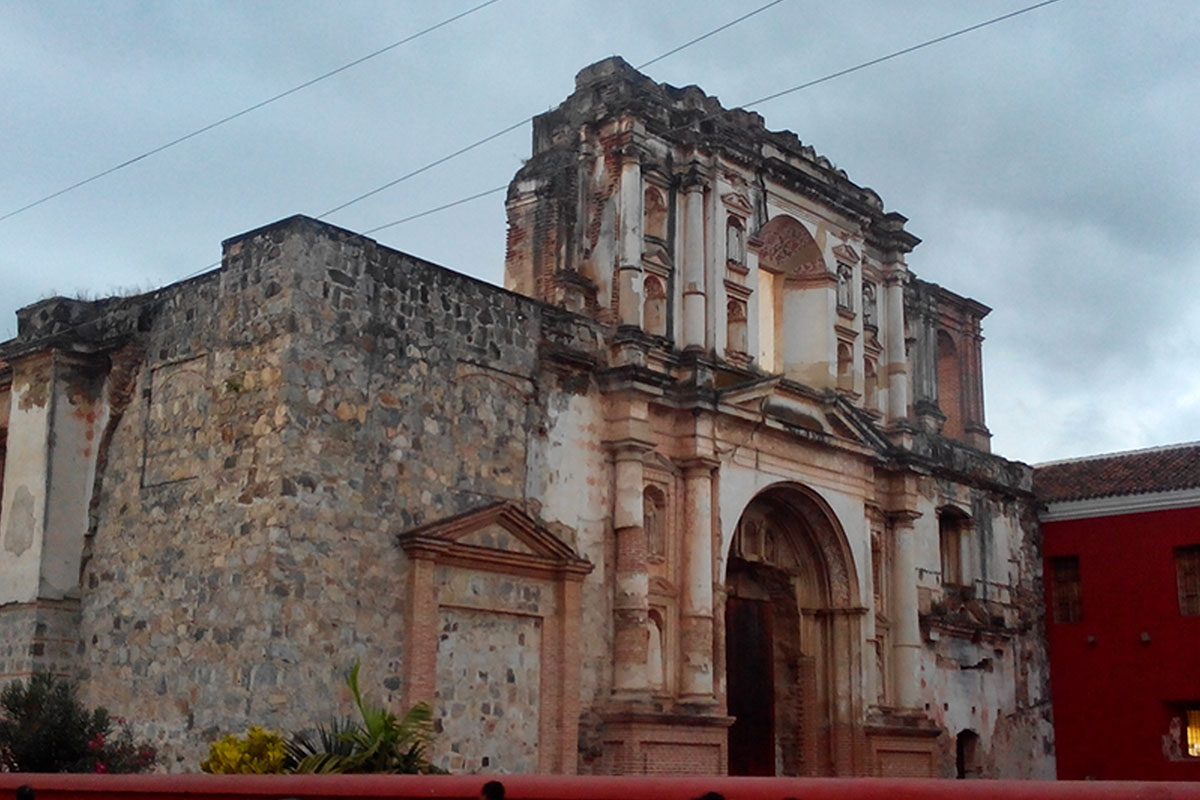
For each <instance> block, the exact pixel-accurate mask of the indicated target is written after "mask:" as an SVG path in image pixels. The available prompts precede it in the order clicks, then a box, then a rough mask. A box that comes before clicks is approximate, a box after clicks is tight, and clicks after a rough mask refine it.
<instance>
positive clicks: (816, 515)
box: [725, 485, 862, 775]
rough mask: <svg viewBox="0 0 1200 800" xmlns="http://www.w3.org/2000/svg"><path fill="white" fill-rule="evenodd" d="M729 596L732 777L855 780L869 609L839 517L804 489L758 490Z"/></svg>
mask: <svg viewBox="0 0 1200 800" xmlns="http://www.w3.org/2000/svg"><path fill="white" fill-rule="evenodd" d="M725 589H726V601H725V675H726V699H727V705H728V711H729V714H730V716H732V717H734V718H735V722H734V723H733V726H732V728H730V732H729V774H730V775H839V774H850V773H852V772H853V771H854V762H855V757H854V750H855V744H854V742H855V741H856V739H857V737H856V736H855V730H856V728H857V727H858V724H857V721H858V711H859V709H860V708H861V697H860V695H861V689H860V684H861V682H860V681H858V680H856V679H855V676H856V675H857V673H858V672H859V671H861V666H862V656H861V643H860V641H859V638H860V637H859V627H858V626H859V620H860V613H859V612H860V611H861V609H859V608H858V605H859V604H858V602H857V597H858V590H857V579H856V577H855V574H854V568H853V559H852V557H851V555H850V552H849V547H848V546H847V544H846V539H845V536H844V534H843V533H842V531H841V528H840V526H839V525H838V524H837V520H836V518H835V517H834V515H833V514H832V512H831V511H830V510H829V508H828V507H827V506H826V505H825V504H824V502H823V501H821V500H820V498H819V497H818V496H817V495H815V494H814V493H812V492H811V491H809V490H807V489H805V488H803V487H799V486H794V485H785V486H777V487H773V488H771V489H768V490H766V491H764V492H762V493H760V494H759V495H757V496H756V497H755V498H754V499H753V500H752V501H751V502H750V503H749V505H747V507H746V509H745V511H743V513H742V516H741V519H740V520H739V522H738V526H737V529H736V531H735V533H734V536H733V539H732V542H731V544H730V549H729V553H728V558H727V559H726V574H725Z"/></svg>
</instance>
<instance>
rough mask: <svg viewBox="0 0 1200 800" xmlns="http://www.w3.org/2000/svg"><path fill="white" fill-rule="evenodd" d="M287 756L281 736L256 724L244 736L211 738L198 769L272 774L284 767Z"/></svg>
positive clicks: (233, 773)
mask: <svg viewBox="0 0 1200 800" xmlns="http://www.w3.org/2000/svg"><path fill="white" fill-rule="evenodd" d="M287 758H288V754H287V747H286V745H285V744H284V741H283V736H282V735H280V734H279V733H277V732H275V731H269V730H266V729H265V728H260V727H258V726H257V725H255V726H254V727H252V728H251V729H250V730H249V732H248V733H247V734H246V736H245V738H242V737H238V736H234V735H232V734H231V735H229V736H226V737H224V738H222V739H219V740H218V741H215V742H213V743H212V745H210V746H209V748H208V758H207V759H205V760H204V761H201V762H200V769H202V770H204V771H205V772H211V773H214V774H217V775H274V774H278V773H280V772H284V771H285V769H284V767H285V766H286V765H287Z"/></svg>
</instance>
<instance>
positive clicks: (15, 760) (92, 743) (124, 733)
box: [0, 672, 157, 772]
mask: <svg viewBox="0 0 1200 800" xmlns="http://www.w3.org/2000/svg"><path fill="white" fill-rule="evenodd" d="M0 710H2V711H3V716H2V717H0V770H9V771H13V772H17V771H19V772H144V771H146V770H148V769H150V768H151V767H152V766H153V765H154V762H155V760H156V757H157V753H156V752H155V750H154V748H153V747H152V746H150V745H148V744H139V743H137V742H135V741H134V739H133V733H132V732H131V731H130V729H129V726H127V725H126V724H125V721H124V720H123V719H117V720H116V721H115V724H114V721H113V720H112V719H111V718H110V717H109V714H108V711H107V710H105V709H103V708H97V709H95V710H92V711H89V710H88V709H86V708H84V706H83V705H82V704H81V703H80V702H79V699H78V698H77V696H76V688H75V684H73V683H71V682H70V681H67V680H62V679H60V678H56V677H55V676H54V675H51V674H50V673H48V672H36V673H34V674H33V675H32V676H31V677H30V678H29V681H28V682H24V681H20V680H17V681H13V682H12V683H10V684H9V685H8V686H6V687H5V688H4V690H3V691H2V692H0ZM114 727H115V735H114Z"/></svg>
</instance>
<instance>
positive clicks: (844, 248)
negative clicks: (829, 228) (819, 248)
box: [833, 244, 858, 264]
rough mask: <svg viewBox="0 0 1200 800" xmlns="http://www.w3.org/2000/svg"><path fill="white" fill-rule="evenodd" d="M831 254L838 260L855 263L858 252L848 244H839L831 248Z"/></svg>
mask: <svg viewBox="0 0 1200 800" xmlns="http://www.w3.org/2000/svg"><path fill="white" fill-rule="evenodd" d="M833 255H834V257H835V258H836V259H837V260H838V261H841V262H843V263H845V264H857V263H858V253H857V251H855V249H854V248H853V247H851V246H850V245H848V244H839V245H838V246H837V247H835V248H833Z"/></svg>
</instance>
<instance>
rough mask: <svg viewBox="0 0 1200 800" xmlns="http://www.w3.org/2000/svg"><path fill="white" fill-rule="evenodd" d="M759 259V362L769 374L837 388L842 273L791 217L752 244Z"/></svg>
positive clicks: (770, 224)
mask: <svg viewBox="0 0 1200 800" xmlns="http://www.w3.org/2000/svg"><path fill="white" fill-rule="evenodd" d="M750 245H751V247H752V248H753V252H754V253H755V255H756V256H757V264H758V275H757V282H756V289H757V291H758V320H757V326H758V328H757V330H758V352H757V353H756V354H755V355H756V356H757V358H758V364H759V367H761V368H762V369H763V370H764V371H766V372H775V373H783V374H786V375H787V376H788V377H791V378H794V379H796V380H799V381H801V382H803V383H806V384H808V385H810V386H813V387H816V388H822V389H824V388H833V386H834V385H836V379H837V374H836V371H835V366H834V364H833V362H834V361H835V359H836V353H835V351H834V348H835V342H834V340H833V335H834V333H833V332H834V326H835V323H836V320H835V319H834V318H833V317H834V315H835V313H836V312H835V308H836V305H835V301H836V296H837V287H838V278H837V274H836V273H835V272H833V271H831V270H830V268H829V266H828V264H827V263H826V261H825V257H824V255H823V253H822V248H821V246H820V244H819V243H818V242H817V240H816V239H814V238H813V235H812V233H810V232H809V230H808V228H807V227H805V225H804V223H802V222H800V220H798V219H795V218H794V217H789V216H787V215H785V214H781V215H779V216H776V217H774V218H773V219H771V220H770V221H769V222H767V223H766V224H765V225H763V226H762V227H761V228H760V229H759V230H758V233H756V234H755V236H754V237H753V238H752V239H751V240H750Z"/></svg>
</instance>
